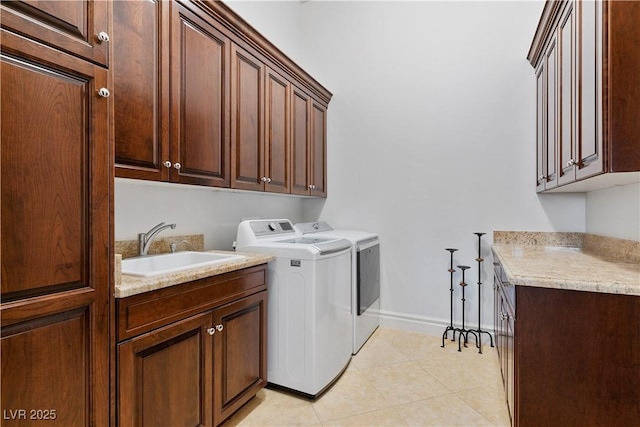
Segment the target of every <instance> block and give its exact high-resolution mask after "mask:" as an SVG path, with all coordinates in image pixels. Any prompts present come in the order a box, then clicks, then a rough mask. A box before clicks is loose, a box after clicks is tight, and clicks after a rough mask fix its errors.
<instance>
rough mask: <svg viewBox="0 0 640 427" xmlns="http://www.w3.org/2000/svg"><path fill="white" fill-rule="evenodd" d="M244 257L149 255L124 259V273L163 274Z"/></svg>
mask: <svg viewBox="0 0 640 427" xmlns="http://www.w3.org/2000/svg"><path fill="white" fill-rule="evenodd" d="M242 258H244V255H235V254H220V253H213V252H190V251H187V252H176V253H171V254H162V255H149V256H142V257H136V258H127V259H124V260H122V274H129V275H132V276H141V277H153V276H161V275H163V274H171V273H176V272H179V271H184V270H190V269H192V268H200V267H206V266H210V265H216V264H221V263H223V262H227V261H234V260H239V259H242Z"/></svg>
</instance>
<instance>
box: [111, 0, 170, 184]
mask: <svg viewBox="0 0 640 427" xmlns="http://www.w3.org/2000/svg"><path fill="white" fill-rule="evenodd" d="M112 7H113V34H114V37H113V41H112V52H113V53H114V54H113V59H112V61H111V68H112V70H113V76H114V77H113V79H114V84H113V87H114V95H113V96H114V100H115V105H114V122H115V129H114V135H115V163H116V175H117V176H119V177H123V178H138V179H147V180H154V181H168V180H169V172H170V170H171V166H172V165H173V163H171V162H170V164H169V166H170V167H166V166H165V164H164V163H165V161H169V16H170V10H169V9H170V3H168V2H166V1H116V2H113V5H112Z"/></svg>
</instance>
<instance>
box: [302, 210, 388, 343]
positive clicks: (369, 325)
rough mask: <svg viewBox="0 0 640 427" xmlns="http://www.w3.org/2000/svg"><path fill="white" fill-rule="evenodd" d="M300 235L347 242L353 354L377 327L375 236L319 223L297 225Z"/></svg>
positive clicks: (377, 253) (376, 244) (377, 251)
mask: <svg viewBox="0 0 640 427" xmlns="http://www.w3.org/2000/svg"><path fill="white" fill-rule="evenodd" d="M295 228H296V230H297V231H298V232H300V233H301V234H302V235H304V236H311V235H313V236H317V237H331V238H340V239H347V240H349V241H350V242H351V244H352V248H351V262H352V268H351V272H352V273H351V274H352V277H351V315H352V319H351V321H352V331H353V337H352V344H353V348H352V351H353V354H356V353H357V352H358V351H359V350H360V349H361V348H362V346H363V345H364V343H365V342H367V340H368V339H369V337H370V336H371V335H372V334H373V333H374V332H375V330H376V329H377V328H378V326H380V241H379V239H378V235H377V234H376V233H370V232H368V231H359V230H334V229H333V228H332V227H331V226H330V225H329V224H327V223H326V222H323V221H319V222H305V223H298V224H296V225H295Z"/></svg>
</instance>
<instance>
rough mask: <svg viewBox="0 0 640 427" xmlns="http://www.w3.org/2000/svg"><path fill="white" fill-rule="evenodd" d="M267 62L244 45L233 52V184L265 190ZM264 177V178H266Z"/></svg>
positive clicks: (234, 48)
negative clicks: (247, 49)
mask: <svg viewBox="0 0 640 427" xmlns="http://www.w3.org/2000/svg"><path fill="white" fill-rule="evenodd" d="M263 106H264V64H263V63H262V62H261V61H260V60H258V59H257V58H256V57H255V56H254V55H252V54H250V53H249V52H247V51H246V50H244V49H243V48H241V47H240V46H237V45H235V44H234V45H233V47H232V51H231V165H232V173H231V186H232V187H233V188H241V189H245V190H258V191H260V190H264V182H265V181H266V176H265V173H264V168H263V165H264V149H263V147H264V141H263V138H264V129H263V122H264V111H263ZM263 178H265V180H264V181H263Z"/></svg>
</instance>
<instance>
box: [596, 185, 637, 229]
mask: <svg viewBox="0 0 640 427" xmlns="http://www.w3.org/2000/svg"><path fill="white" fill-rule="evenodd" d="M587 233H592V234H599V235H602V236H611V237H617V238H619V239H628V240H637V241H640V184H629V185H623V186H619V187H613V188H609V189H606V190H598V191H592V192H589V193H587Z"/></svg>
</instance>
